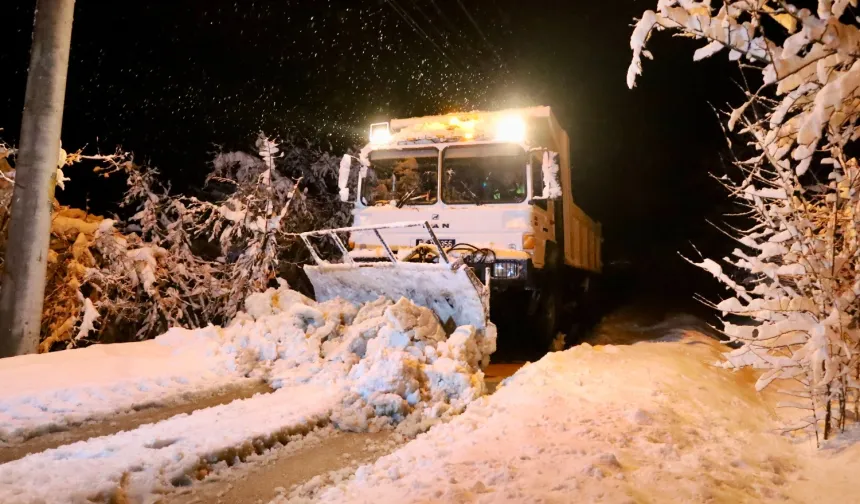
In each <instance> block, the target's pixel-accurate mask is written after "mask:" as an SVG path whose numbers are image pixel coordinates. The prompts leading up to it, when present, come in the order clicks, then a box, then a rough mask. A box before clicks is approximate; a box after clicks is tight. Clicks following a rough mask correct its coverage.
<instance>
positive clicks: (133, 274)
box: [0, 134, 350, 351]
mask: <svg viewBox="0 0 860 504" xmlns="http://www.w3.org/2000/svg"><path fill="white" fill-rule="evenodd" d="M255 146H256V152H255V154H248V153H245V152H221V153H219V154H218V155H217V156H216V157H215V159H214V161H213V164H212V170H211V173H210V174H209V176H208V177H207V179H206V186H205V189H204V191H203V195H200V196H198V197H194V196H188V195H183V194H172V193H171V192H170V191H169V189H168V187H166V186H165V185H163V184H162V183H161V182H160V174H159V173H158V171H157V170H155V169H152V168H148V167H142V166H138V165H136V164H135V163H134V161H133V159H132V157H131V156H130V155H129V154H126V153H122V152H118V153H116V154H113V155H87V154H84V153H83V152H82V151H77V152H73V153H71V154H68V153H65V152H61V158H62V159H61V160H59V162H58V169H59V170H62V169H63V168H64V167H68V166H69V165H72V164H76V163H80V162H82V161H89V162H95V163H97V164H98V166H97V167H96V168H95V171H96V172H97V173H101V174H104V175H113V174H120V175H123V176H125V177H127V190H126V193H125V196H124V198H123V200H122V201H121V202H120V206H121V207H124V208H125V209H126V210H131V214H133V215H131V217H130V218H129V219H128V222H126V223H123V222H121V221H119V220H118V219H103V218H102V217H99V216H95V215H91V214H89V213H88V212H85V211H83V210H78V209H72V208H67V207H62V206H60V205H59V204H55V210H54V221H53V228H52V241H51V251H50V255H49V258H48V263H49V266H48V282H47V283H48V287H47V289H46V303H45V311H44V314H43V320H42V344H41V347H40V350H41V351H49V350H51V349H57V348H62V347H68V346H76V345H83V344H88V343H91V342H112V341H127V340H130V339H144V338H147V337H152V336H154V335H157V334H160V333H162V332H164V331H165V330H166V329H167V328H168V327H170V326H182V327H203V326H206V325H207V324H210V323H215V324H218V323H226V322H228V321H229V320H230V319H232V317H233V316H234V315H235V314H236V312H237V311H239V310H240V309H241V308H242V306H241V305H240V303H241V302H242V301H243V300H244V299H245V298H246V297H247V296H248V295H249V294H251V293H253V292H258V291H262V290H265V289H266V288H267V287H268V286H270V285H271V284H272V283H273V280H274V279H275V277H278V276H280V277H283V278H286V279H287V280H288V281H289V282H290V283H291V284H293V287H295V288H301V287H303V285H301V282H302V277H301V269H300V268H299V266H298V264H299V263H301V262H302V261H304V260H306V257H305V256H306V254H307V251H306V249H305V248H304V246H303V245H300V244H299V243H297V242H296V240H295V239H294V238H293V237H291V234H290V233H294V232H300V231H308V230H312V229H316V228H319V227H342V226H343V225H345V224H346V223H347V222H348V218H349V215H350V214H349V206H348V205H347V204H344V203H342V202H341V201H340V199H339V197H338V193H337V189H336V184H337V179H336V176H337V170H338V162H339V159H337V158H334V157H332V156H330V155H329V154H327V153H325V152H322V151H319V150H316V149H313V148H312V147H311V146H299V144H298V143H297V142H294V141H293V140H288V141H286V142H281V143H280V145H279V143H278V142H276V141H274V140H271V139H269V138H268V137H266V136H265V135H262V134H260V135H259V136H258V137H257V140H256V145H255ZM13 154H14V150H13V149H11V148H10V147H8V146H6V145H5V144H0V173H2V176H0V267H2V245H3V244H4V243H5V232H6V231H5V230H6V220H7V217H8V202H9V201H10V198H11V193H12V187H13V186H14V168H13V166H14V164H10V163H8V162H7V161H6V160H7V158H12V156H13ZM61 173H62V172H60V173H58V181H62V182H68V181H69V180H70V179H69V178H66V176H67V175H69V174H68V173H66V174H62V175H61ZM73 178H74V177H73V176H72V179H73ZM72 183H74V182H73V181H72ZM0 288H2V286H0Z"/></svg>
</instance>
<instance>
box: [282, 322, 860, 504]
mask: <svg viewBox="0 0 860 504" xmlns="http://www.w3.org/2000/svg"><path fill="white" fill-rule="evenodd" d="M721 351H725V348H722V347H720V346H719V345H718V344H717V343H716V342H714V341H713V340H709V339H707V338H704V337H695V336H693V337H689V338H686V339H684V340H683V341H680V342H660V343H652V342H648V343H638V344H635V345H632V346H626V347H615V346H602V347H601V346H596V347H592V346H590V345H582V346H580V347H576V348H573V349H571V350H568V351H566V352H559V353H553V354H550V355H547V356H546V357H545V358H544V359H542V360H540V361H539V362H537V363H534V364H529V365H526V366H525V367H524V368H522V369H521V370H520V371H519V372H518V373H517V374H515V375H514V376H513V377H512V378H510V379H508V380H507V382H506V383H504V384H503V386H502V387H500V388H499V389H498V390H497V392H496V393H495V394H494V395H493V396H490V397H487V398H483V399H481V400H479V401H476V402H474V403H472V405H471V406H470V407H469V408H468V409H467V410H466V412H465V413H463V414H462V415H460V416H458V417H457V418H455V419H454V420H453V421H451V422H449V423H446V424H441V425H437V426H434V428H433V429H431V430H430V431H429V432H427V433H425V434H422V435H420V436H419V437H418V438H416V439H415V440H413V441H412V442H410V443H408V444H406V445H405V446H403V447H402V448H400V449H399V450H397V451H395V452H393V453H392V454H390V455H387V456H385V457H382V458H380V459H379V460H377V461H376V462H375V463H373V464H370V465H365V466H362V467H360V468H359V469H357V470H356V471H355V473H354V475H353V476H352V477H351V478H350V479H348V480H347V481H346V482H344V483H340V484H337V485H334V486H328V487H322V488H320V487H319V484H318V483H319V480H315V481H311V482H309V483H307V484H305V485H304V486H300V487H297V488H294V489H293V491H292V493H291V494H290V496H289V497H285V498H280V499H276V501H274V502H276V503H283V502H285V501H288V502H337V503H343V502H356V503H360V502H361V503H365V502H366V503H375V502H486V503H490V502H492V503H497V502H573V501H575V502H613V503H634V502H690V503H699V502H763V501H764V502H834V503H835V502H857V498H856V497H854V496H852V495H850V494H849V493H847V492H845V490H847V489H848V488H850V484H849V482H850V481H851V480H852V478H853V476H852V475H854V474H856V473H857V470H858V469H860V448H858V447H857V446H855V445H854V444H850V443H849V445H848V446H847V447H843V448H842V449H841V451H838V450H833V449H831V450H827V449H825V450H822V451H817V450H816V449H815V448H814V442H813V441H811V440H798V439H793V440H792V439H788V438H785V437H782V436H780V435H778V434H777V433H776V428H777V427H778V425H779V424H778V422H777V418H776V413H775V410H774V408H773V407H772V402H771V400H772V398H770V397H765V396H760V395H757V394H756V393H755V392H754V388H753V386H752V384H753V383H754V381H755V376H754V374H753V373H752V372H750V371H741V372H735V373H733V372H731V371H726V370H723V369H720V368H718V367H716V366H713V365H711V364H713V363H714V362H715V361H717V360H718V358H719V354H720V352H721ZM820 467H827V468H828V469H827V471H824V470H822V469H819V468H820ZM840 485H841V486H840Z"/></svg>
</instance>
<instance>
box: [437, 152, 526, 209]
mask: <svg viewBox="0 0 860 504" xmlns="http://www.w3.org/2000/svg"><path fill="white" fill-rule="evenodd" d="M442 174H443V175H442V180H443V186H442V201H444V202H445V203H449V204H462V203H476V204H482V203H521V202H523V201H525V199H526V153H525V151H524V150H523V149H522V147H520V146H519V145H516V144H491V145H470V146H463V147H449V148H447V149H445V153H444V158H443V161H442Z"/></svg>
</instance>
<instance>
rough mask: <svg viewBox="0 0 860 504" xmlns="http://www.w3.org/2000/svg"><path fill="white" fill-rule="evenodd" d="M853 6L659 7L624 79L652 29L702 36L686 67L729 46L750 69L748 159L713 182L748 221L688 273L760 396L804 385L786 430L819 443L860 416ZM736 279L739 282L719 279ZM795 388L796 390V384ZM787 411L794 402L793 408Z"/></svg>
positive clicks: (858, 61) (840, 2)
mask: <svg viewBox="0 0 860 504" xmlns="http://www.w3.org/2000/svg"><path fill="white" fill-rule="evenodd" d="M856 4H857V2H856V0H837V1H830V0H820V1H819V2H818V9H817V12H812V11H810V10H808V9H800V8H797V7H795V6H793V5H791V4H789V3H787V2H784V1H777V0H738V1H727V2H725V3H724V4H723V5H721V6H720V7H719V8H715V7H712V6H711V2H710V1H709V0H705V1H702V2H693V1H690V0H660V1H659V2H658V4H657V8H656V9H655V10H654V11H646V12H645V13H644V14H643V15H642V18H641V19H640V20H639V21H638V23H637V25H636V28H635V30H634V33H633V36H632V39H631V48H632V50H633V59H632V62H631V65H630V69H629V71H628V76H627V81H628V85H629V86H630V87H633V86H635V83H636V79H637V77H638V76H639V75H641V73H642V68H643V66H642V63H643V62H642V58H643V57H644V58H651V57H652V55H651V54H650V53H649V52H648V51H647V49H646V45H647V42H648V39H649V37H650V35H651V34H652V33H653V32H654V31H659V30H670V31H674V32H676V34H680V35H684V36H688V37H692V38H695V39H700V40H702V41H703V43H704V45H703V46H702V47H701V48H700V49H699V50H697V51H696V52H695V54H694V59H695V60H699V59H703V58H706V57H710V56H714V55H716V54H718V53H719V52H720V51H722V50H723V49H727V50H728V57H729V59H731V60H738V61H743V62H744V64H743V71H745V72H755V74H751V75H750V76H751V77H752V78H751V79H749V80H750V81H755V82H760V86H759V87H758V88H757V89H747V90H746V93H745V97H744V99H743V101H740V102H739V103H737V104H735V105H734V107H733V108H732V110H731V111H730V112H729V113H728V114H727V117H726V130H727V132H731V133H733V134H736V135H738V136H740V137H742V138H745V139H747V141H748V144H749V145H750V146H752V147H753V148H754V149H755V154H754V155H753V156H752V157H750V158H749V159H743V160H737V161H736V163H735V165H736V166H737V168H738V169H739V170H740V173H741V174H742V176H740V177H738V178H737V179H736V180H730V179H723V180H722V181H721V182H723V183H724V185H725V186H726V188H727V189H728V190H729V191H730V194H731V195H732V196H733V197H734V198H736V199H737V200H738V201H739V202H741V203H742V204H743V205H744V206H745V208H746V210H747V213H746V217H747V218H748V219H750V222H747V223H746V224H745V225H744V226H741V227H740V229H738V228H734V229H732V230H730V231H729V232H730V233H731V234H733V235H734V236H735V237H736V238H737V240H738V242H739V247H738V248H737V249H736V250H735V251H734V253H733V254H732V256H731V257H727V258H724V259H723V264H722V265H721V264H720V263H718V262H716V261H714V260H711V259H705V260H703V261H702V262H699V263H697V264H698V265H699V266H701V267H702V268H704V269H706V270H707V271H709V272H710V273H712V274H713V275H714V276H715V277H716V278H717V279H718V280H720V281H721V282H723V283H724V284H725V285H726V286H727V287H728V288H729V290H730V291H731V294H730V295H729V297H728V298H727V299H725V300H723V301H721V302H719V303H718V304H717V305H716V306H717V307H718V309H719V310H721V311H722V312H723V314H724V315H730V314H732V315H740V316H743V317H748V318H749V319H751V322H750V323H748V324H732V323H728V322H727V323H725V332H726V333H727V334H728V335H729V336H730V337H731V338H733V339H734V340H736V341H738V342H740V343H741V345H742V346H741V347H740V348H739V349H737V350H735V351H733V352H731V353H729V354H727V362H726V363H725V365H727V366H756V367H759V368H762V369H764V370H765V371H764V373H763V374H762V375H761V377H760V379H759V381H758V384H757V387H758V388H759V389H762V388H764V387H766V386H768V385H770V384H771V383H773V382H774V381H783V383H786V384H787V387H788V388H791V386H792V385H791V384H798V383H799V384H801V387H802V388H803V390H802V391H801V392H798V391H797V390H794V389H792V394H794V395H798V394H799V395H800V396H801V397H802V399H803V400H804V401H805V406H806V408H808V411H809V413H810V414H809V416H808V417H807V418H804V419H802V420H801V421H800V422H798V423H797V424H795V425H792V427H798V428H801V427H802V428H803V429H804V430H811V431H813V432H814V433H815V435H816V436H817V439H819V440H820V439H827V438H829V437H831V436H832V434H833V432H834V431H835V430H837V429H842V428H844V426H845V422H846V419H847V418H848V417H849V414H850V413H852V411H851V410H852V409H853V413H854V419H855V420H856V419H857V409H858V407H860V299H858V297H860V240H858V232H860V168H859V167H858V162H857V160H856V158H855V156H856V153H857V147H858V144H857V139H858V137H860V132H858V129H857V122H858V119H860V29H858V27H857V26H856V25H855V24H850V23H848V22H844V19H845V18H846V17H847V16H843V14H845V9H846V8H847V7H848V6H849V5H850V6H852V7H856ZM725 267H728V268H729V271H732V270H738V269H739V270H742V271H746V272H748V273H749V274H751V275H752V278H753V279H754V280H752V281H749V282H743V283H741V282H735V281H734V280H732V278H731V275H730V274H727V273H726V272H725V270H724V268H725ZM795 388H796V387H795ZM791 404H792V407H796V406H797V400H795V401H794V402H792V403H791Z"/></svg>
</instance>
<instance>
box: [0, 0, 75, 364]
mask: <svg viewBox="0 0 860 504" xmlns="http://www.w3.org/2000/svg"><path fill="white" fill-rule="evenodd" d="M74 10H75V0H37V2H36V22H35V25H34V26H33V45H32V48H31V49H30V71H29V74H28V75H27V94H26V96H25V100H24V116H23V119H22V121H21V137H20V145H19V146H18V155H17V157H16V165H15V188H14V191H13V193H12V210H11V211H12V215H11V220H10V222H9V236H8V239H7V241H6V262H5V264H4V266H3V277H2V284H0V357H9V356H13V355H22V354H28V353H35V352H37V351H38V348H39V329H40V326H41V321H42V308H43V306H44V303H45V275H46V274H47V268H48V263H47V260H48V246H49V244H50V238H51V211H52V207H53V203H54V186H55V184H56V178H57V166H58V158H59V155H60V132H61V130H62V125H63V105H64V103H65V94H66V76H67V73H68V69H69V50H70V46H71V40H72V19H73V17H74Z"/></svg>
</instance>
